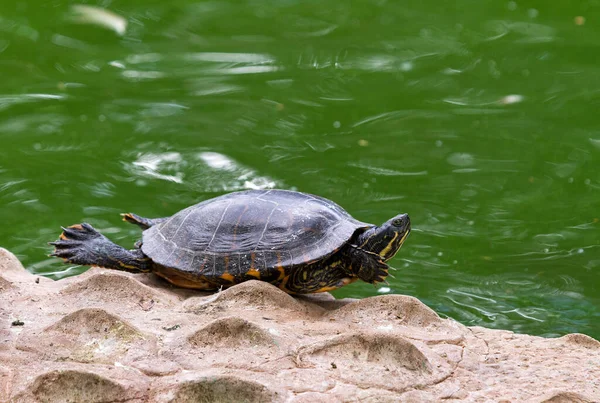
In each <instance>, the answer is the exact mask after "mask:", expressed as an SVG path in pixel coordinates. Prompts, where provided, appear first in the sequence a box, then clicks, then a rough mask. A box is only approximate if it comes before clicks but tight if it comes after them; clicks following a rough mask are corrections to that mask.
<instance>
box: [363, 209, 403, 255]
mask: <svg viewBox="0 0 600 403" xmlns="http://www.w3.org/2000/svg"><path fill="white" fill-rule="evenodd" d="M409 233H410V218H409V217H408V214H398V215H397V216H396V217H393V218H391V219H390V220H388V221H386V222H384V223H383V224H382V225H381V226H380V227H372V228H369V229H368V230H366V231H365V232H363V233H362V234H360V235H359V237H358V239H357V241H356V244H357V245H356V246H358V248H359V249H362V250H364V251H366V252H368V253H371V254H373V253H374V254H376V255H378V256H379V257H380V258H381V260H382V261H384V262H387V261H388V260H390V259H391V258H392V257H394V255H395V254H396V252H398V250H399V249H400V247H401V246H402V244H403V243H404V241H405V240H406V237H407V236H408V234H409Z"/></svg>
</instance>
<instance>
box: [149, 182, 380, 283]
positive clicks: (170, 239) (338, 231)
mask: <svg viewBox="0 0 600 403" xmlns="http://www.w3.org/2000/svg"><path fill="white" fill-rule="evenodd" d="M370 226H371V224H366V223H363V222H360V221H357V220H355V219H354V218H352V216H350V214H348V213H347V212H346V211H345V210H344V209H342V208H341V207H340V206H338V205H337V204H336V203H334V202H332V201H330V200H327V199H324V198H322V197H318V196H313V195H309V194H306V193H300V192H293V191H285V190H249V191H243V192H235V193H229V194H226V195H223V196H220V197H217V198H214V199H210V200H207V201H204V202H201V203H199V204H196V205H194V206H191V207H188V208H186V209H184V210H181V211H180V212H178V213H177V214H175V215H174V216H172V217H171V218H169V219H168V220H166V221H164V222H162V223H160V224H157V225H154V226H152V227H151V228H149V229H147V230H146V231H144V233H143V244H142V251H143V252H144V253H145V254H146V255H147V256H149V257H150V258H151V259H152V260H153V261H154V262H155V263H158V264H160V265H162V266H165V267H170V268H175V269H178V270H181V271H184V272H192V273H196V274H202V275H204V276H207V277H208V278H210V277H211V276H215V277H218V276H221V275H223V274H224V273H229V274H231V275H234V276H236V275H244V274H246V273H247V272H248V271H249V270H257V271H258V272H260V273H262V274H269V273H273V271H274V270H276V269H277V268H283V269H285V268H288V267H291V266H294V265H303V264H307V263H312V262H315V261H318V260H321V259H325V258H327V257H329V256H331V255H332V254H333V253H335V252H336V251H338V250H339V249H340V248H341V247H342V245H344V244H345V243H346V242H348V241H349V240H350V238H351V237H352V235H353V234H354V232H355V231H356V230H357V229H359V228H366V227H370Z"/></svg>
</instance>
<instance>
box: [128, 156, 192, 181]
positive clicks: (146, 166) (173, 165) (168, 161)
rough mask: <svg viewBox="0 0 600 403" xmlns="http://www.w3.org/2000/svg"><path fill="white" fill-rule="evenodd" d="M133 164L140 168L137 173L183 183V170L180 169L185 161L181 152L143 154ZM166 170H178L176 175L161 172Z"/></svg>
mask: <svg viewBox="0 0 600 403" xmlns="http://www.w3.org/2000/svg"><path fill="white" fill-rule="evenodd" d="M132 164H133V166H134V167H136V168H138V169H137V173H138V174H140V175H142V176H149V177H152V178H157V179H162V180H166V181H171V182H176V183H183V172H181V171H180V170H179V169H180V165H182V164H184V161H183V158H182V156H181V154H179V153H178V152H166V153H161V154H155V153H145V154H141V155H139V157H138V159H137V160H136V161H134V162H133V163H132ZM165 170H168V171H172V170H175V171H176V172H175V174H174V175H169V174H166V173H161V171H165Z"/></svg>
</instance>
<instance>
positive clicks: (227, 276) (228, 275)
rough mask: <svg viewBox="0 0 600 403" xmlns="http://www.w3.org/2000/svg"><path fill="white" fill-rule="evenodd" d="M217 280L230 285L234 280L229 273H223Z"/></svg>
mask: <svg viewBox="0 0 600 403" xmlns="http://www.w3.org/2000/svg"><path fill="white" fill-rule="evenodd" d="M219 278H221V279H223V280H225V281H229V282H230V283H232V282H233V280H234V279H235V277H233V276H232V275H231V274H229V273H224V274H222V275H220V276H219Z"/></svg>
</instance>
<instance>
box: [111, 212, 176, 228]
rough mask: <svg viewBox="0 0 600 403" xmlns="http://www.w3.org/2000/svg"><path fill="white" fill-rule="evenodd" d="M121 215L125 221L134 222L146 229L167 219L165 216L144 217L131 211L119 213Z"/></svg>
mask: <svg viewBox="0 0 600 403" xmlns="http://www.w3.org/2000/svg"><path fill="white" fill-rule="evenodd" d="M121 217H123V221H127V222H128V223H131V224H135V225H137V226H138V227H140V228H141V229H143V230H147V229H148V228H150V227H151V226H153V225H156V224H160V223H161V222H163V221H166V220H168V217H167V218H144V217H140V216H139V215H137V214H133V213H123V214H121Z"/></svg>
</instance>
